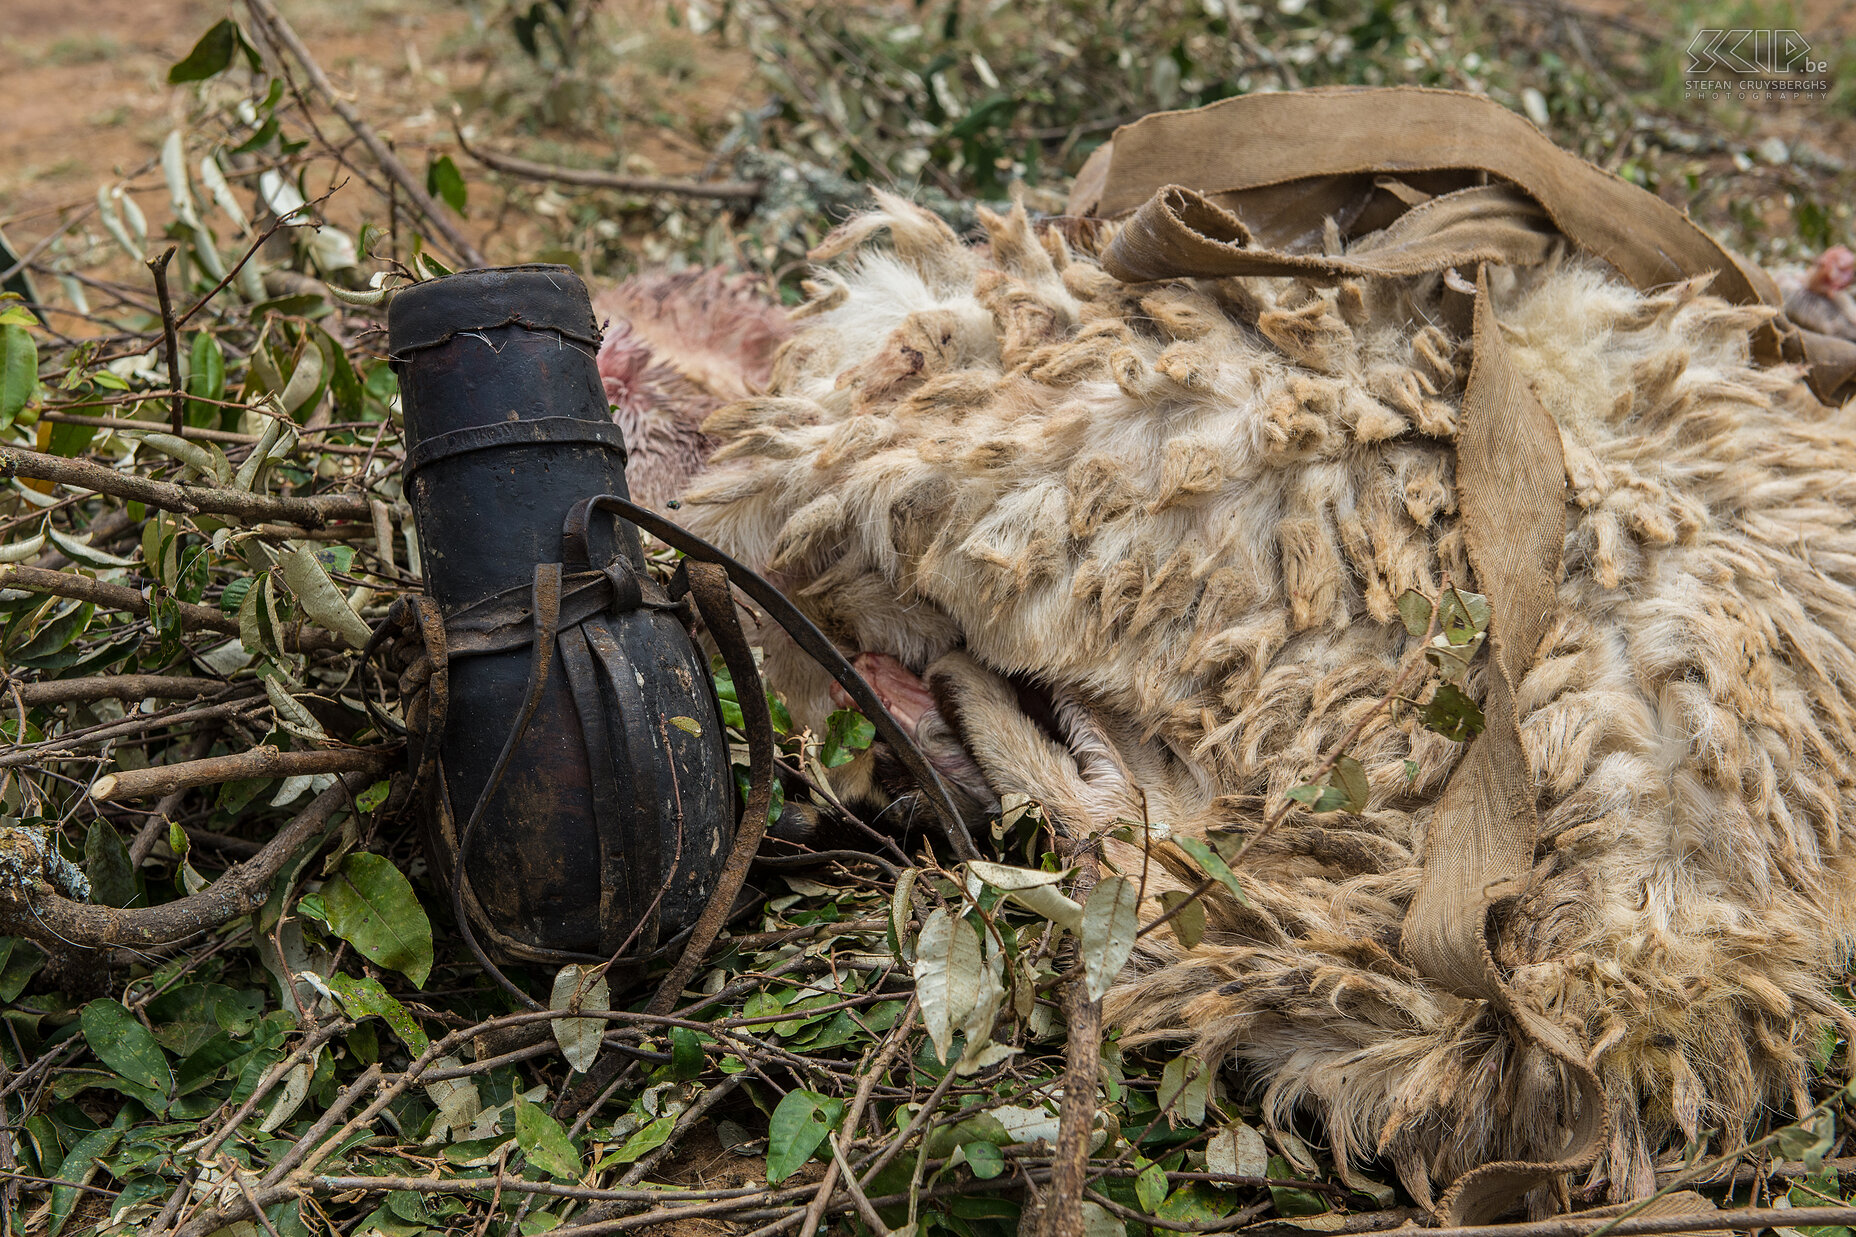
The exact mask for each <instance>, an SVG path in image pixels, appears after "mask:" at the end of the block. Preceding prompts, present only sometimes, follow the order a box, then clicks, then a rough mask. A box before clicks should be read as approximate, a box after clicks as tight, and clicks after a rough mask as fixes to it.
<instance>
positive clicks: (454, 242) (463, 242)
mask: <svg viewBox="0 0 1856 1237" xmlns="http://www.w3.org/2000/svg"><path fill="white" fill-rule="evenodd" d="M245 7H246V8H247V9H250V10H251V15H252V16H253V17H255V18H257V19H258V21H259V22H261V23H263V25H264V26H265V27H266V28H267V29H268V30H269V32H270V33H271V34H272V35H273V36H275V37H276V40H277V42H279V43H280V44H282V45H283V46H284V47H287V48H288V49H289V50H290V54H291V55H292V56H294V57H296V59H297V63H299V64H301V65H302V66H303V71H304V72H305V73H307V74H309V82H310V85H312V86H314V87H315V88H316V92H317V93H318V94H320V95H321V96H322V97H323V98H324V99H325V100H327V101H328V104H329V107H330V108H331V109H332V110H333V111H334V112H335V114H336V115H337V116H340V117H341V118H342V122H343V123H344V124H346V125H347V126H348V127H349V128H350V129H351V130H353V131H354V135H355V136H356V137H358V138H360V139H361V144H362V145H363V146H365V147H367V151H368V153H369V154H371V155H373V156H374V162H375V163H377V164H379V165H380V170H381V171H383V172H385V173H386V174H387V176H388V178H389V179H391V180H392V181H393V182H394V183H396V184H397V185H399V187H400V188H401V189H402V190H404V191H405V194H406V197H407V199H408V200H409V201H411V202H412V204H413V205H414V206H415V207H416V208H417V209H418V210H419V211H420V213H422V214H423V215H425V217H426V218H427V219H428V220H429V221H430V222H431V225H432V227H433V228H434V229H436V230H437V232H438V234H439V235H440V236H443V237H444V238H445V243H446V244H448V245H450V246H451V249H452V252H454V253H456V254H457V256H458V257H460V258H462V259H463V261H464V265H466V266H487V265H488V263H487V262H486V261H485V260H484V256H483V254H482V253H481V252H480V251H479V250H478V248H477V247H476V246H475V245H473V244H471V242H470V238H468V237H467V236H465V235H464V233H463V231H462V230H461V229H460V228H459V227H458V226H457V224H455V223H453V222H452V221H451V216H450V213H449V212H448V211H446V209H445V208H444V207H443V206H440V205H439V204H438V203H437V202H436V201H434V200H433V198H432V195H431V194H429V193H427V192H426V191H425V186H424V185H421V184H420V183H419V182H418V181H417V180H415V179H414V178H413V175H412V173H411V172H408V171H407V170H406V165H405V164H403V163H401V162H400V161H399V159H398V158H396V157H395V156H394V154H393V152H392V151H391V150H388V149H387V144H386V143H385V142H383V141H381V140H380V136H379V135H378V134H377V133H375V132H374V130H373V128H372V127H370V126H369V125H368V123H367V122H366V121H365V120H363V119H361V115H360V113H359V112H356V111H355V110H354V108H352V107H350V106H349V105H348V102H347V101H346V100H345V99H343V98H342V97H341V95H340V94H339V93H337V92H336V89H335V87H334V85H333V84H332V83H331V82H330V81H329V78H328V75H327V74H325V73H324V72H323V71H322V66H321V65H319V64H317V63H316V58H315V57H314V56H312V55H310V54H309V48H308V47H307V46H305V45H304V43H303V40H302V39H300V38H298V37H297V33H296V31H295V30H293V29H291V27H290V23H289V22H287V21H285V20H284V18H283V14H281V13H279V12H278V11H277V6H276V5H274V4H272V3H271V0H245Z"/></svg>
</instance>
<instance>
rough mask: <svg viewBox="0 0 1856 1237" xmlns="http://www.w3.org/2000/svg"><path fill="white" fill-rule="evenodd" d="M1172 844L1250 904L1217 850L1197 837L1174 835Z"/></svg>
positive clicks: (1241, 886)
mask: <svg viewBox="0 0 1856 1237" xmlns="http://www.w3.org/2000/svg"><path fill="white" fill-rule="evenodd" d="M1290 793H1291V794H1293V793H1294V792H1293V791H1291V792H1290ZM1173 845H1175V846H1177V847H1179V849H1181V850H1183V851H1185V852H1186V853H1187V854H1188V855H1191V856H1192V861H1193V862H1194V863H1196V864H1198V865H1199V867H1200V868H1202V869H1204V871H1205V875H1207V876H1209V877H1212V878H1213V879H1214V880H1216V881H1217V882H1218V883H1219V884H1221V885H1223V886H1224V887H1225V888H1226V889H1229V890H1230V891H1231V894H1232V896H1233V897H1235V898H1236V899H1237V900H1238V901H1239V902H1241V903H1243V904H1244V905H1246V906H1248V905H1250V899H1249V898H1247V897H1245V896H1244V886H1243V885H1242V884H1241V883H1240V882H1239V881H1238V879H1237V873H1235V872H1233V871H1232V870H1231V868H1230V865H1228V864H1227V863H1225V861H1224V860H1223V859H1222V858H1220V857H1219V854H1218V852H1217V851H1215V850H1213V849H1212V848H1211V847H1209V846H1207V845H1206V844H1205V843H1203V842H1201V841H1199V839H1197V838H1187V837H1176V838H1174V839H1173Z"/></svg>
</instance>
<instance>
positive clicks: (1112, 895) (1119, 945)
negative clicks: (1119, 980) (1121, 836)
mask: <svg viewBox="0 0 1856 1237" xmlns="http://www.w3.org/2000/svg"><path fill="white" fill-rule="evenodd" d="M1140 902H1141V895H1140V890H1139V889H1138V888H1137V887H1136V886H1135V884H1134V882H1133V881H1131V880H1128V879H1127V878H1126V877H1123V876H1109V877H1105V878H1103V879H1102V880H1100V881H1098V882H1096V887H1095V888H1094V889H1091V890H1090V891H1089V899H1088V901H1086V902H1084V903H1083V927H1082V931H1081V932H1079V933H1077V952H1078V953H1080V954H1081V955H1082V959H1083V987H1084V989H1085V991H1087V992H1088V993H1089V999H1090V1000H1092V1001H1099V1000H1101V999H1102V994H1103V993H1105V992H1107V991H1108V990H1109V987H1110V985H1112V984H1113V983H1114V982H1115V976H1117V975H1119V974H1120V973H1121V968H1122V967H1123V966H1125V965H1126V964H1127V961H1128V956H1129V955H1130V954H1132V953H1133V952H1134V937H1135V933H1137V932H1138V931H1140V927H1141V923H1140V916H1139V912H1140Z"/></svg>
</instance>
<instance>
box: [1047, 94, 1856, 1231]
mask: <svg viewBox="0 0 1856 1237" xmlns="http://www.w3.org/2000/svg"><path fill="white" fill-rule="evenodd" d="M1091 163H1092V166H1091V167H1088V168H1085V170H1084V174H1083V176H1082V177H1080V178H1079V189H1078V192H1077V194H1076V196H1075V197H1073V199H1072V210H1073V213H1078V214H1086V213H1091V212H1094V213H1097V214H1099V215H1101V216H1104V217H1116V216H1121V215H1127V214H1128V213H1129V212H1132V214H1131V217H1129V218H1128V219H1127V220H1126V222H1125V223H1124V224H1123V225H1122V226H1121V228H1120V229H1119V230H1118V232H1117V233H1116V235H1115V236H1114V237H1113V238H1112V240H1111V241H1110V243H1109V245H1108V246H1107V248H1106V249H1105V250H1104V252H1103V265H1104V266H1105V267H1106V268H1107V269H1108V270H1109V271H1110V272H1111V273H1113V274H1114V275H1115V276H1117V277H1118V278H1120V279H1123V280H1128V281H1133V282H1138V281H1147V280H1155V279H1168V278H1178V277H1222V276H1231V275H1297V276H1302V277H1312V278H1323V279H1333V278H1344V277H1375V276H1380V277H1401V276H1411V275H1418V274H1425V273H1434V272H1439V271H1444V270H1446V269H1449V268H1452V267H1454V268H1459V269H1460V270H1462V271H1464V272H1467V271H1469V270H1470V269H1472V268H1474V270H1475V273H1476V295H1475V303H1474V310H1473V336H1472V349H1473V353H1474V361H1473V364H1472V367H1471V370H1470V374H1469V379H1468V383H1467V389H1466V390H1465V393H1464V397H1463V414H1462V418H1461V421H1460V428H1459V430H1458V434H1457V443H1456V447H1457V459H1456V479H1457V493H1458V501H1459V504H1460V510H1461V515H1462V521H1463V529H1464V538H1465V543H1466V548H1467V551H1468V556H1469V562H1470V566H1471V568H1472V569H1473V570H1474V572H1475V575H1476V581H1477V587H1478V588H1479V589H1480V590H1481V591H1482V592H1484V593H1485V594H1487V595H1488V598H1489V602H1490V607H1491V610H1492V612H1493V616H1494V617H1493V619H1492V622H1491V625H1490V674H1489V676H1488V692H1487V699H1486V700H1485V702H1484V707H1483V712H1484V714H1485V716H1486V717H1487V721H1488V724H1487V728H1486V729H1485V730H1484V731H1483V733H1482V734H1481V735H1479V736H1478V737H1477V738H1476V739H1475V740H1474V741H1473V742H1471V743H1470V745H1469V749H1468V751H1467V752H1465V754H1464V756H1463V759H1462V761H1461V763H1460V764H1459V765H1458V767H1457V769H1456V771H1455V772H1454V773H1453V774H1452V776H1451V778H1450V783H1449V785H1448V786H1447V787H1446V788H1445V791H1444V794H1443V797H1442V799H1441V800H1440V801H1439V803H1438V805H1437V808H1436V811H1435V814H1434V816H1433V817H1432V821H1431V824H1430V827H1429V829H1428V831H1427V835H1426V838H1425V845H1424V855H1423V869H1422V874H1421V876H1420V882H1419V887H1418V890H1417V893H1416V895H1415V897H1414V898H1413V900H1412V904H1411V906H1410V908H1409V910H1408V911H1407V914H1406V919H1405V924H1404V929H1403V937H1402V945H1403V948H1404V952H1405V954H1406V956H1407V957H1408V958H1409V959H1410V960H1411V962H1412V963H1413V965H1415V966H1416V967H1417V968H1418V969H1419V970H1420V971H1421V972H1422V973H1423V974H1425V975H1426V976H1428V977H1429V978H1430V979H1432V980H1433V981H1435V982H1436V983H1437V984H1438V985H1439V986H1441V987H1443V988H1446V989H1448V990H1449V991H1451V992H1453V993H1455V994H1457V995H1458V996H1461V997H1465V998H1469V999H1475V1000H1482V1001H1486V1002H1488V1004H1489V1006H1490V1007H1491V1008H1492V1009H1494V1010H1496V1011H1498V1012H1499V1013H1500V1014H1501V1015H1502V1016H1503V1017H1504V1018H1505V1019H1506V1020H1507V1022H1508V1024H1509V1025H1510V1026H1511V1027H1512V1028H1513V1029H1514V1030H1515V1032H1516V1033H1517V1037H1518V1039H1519V1041H1520V1042H1521V1043H1522V1044H1525V1045H1528V1046H1531V1047H1533V1048H1536V1049H1539V1050H1541V1051H1544V1052H1545V1053H1547V1054H1548V1055H1549V1056H1550V1057H1552V1058H1553V1059H1554V1061H1555V1062H1556V1063H1557V1065H1558V1067H1559V1069H1560V1070H1561V1072H1562V1076H1563V1077H1564V1078H1565V1079H1566V1080H1567V1082H1568V1083H1569V1084H1570V1090H1571V1092H1572V1094H1571V1095H1570V1096H1569V1102H1568V1104H1567V1106H1566V1121H1565V1125H1566V1137H1565V1141H1564V1143H1563V1145H1562V1147H1561V1149H1560V1150H1559V1152H1558V1153H1557V1154H1555V1155H1554V1156H1553V1157H1552V1158H1551V1159H1550V1160H1546V1161H1541V1162H1521V1161H1512V1162H1505V1163H1498V1164H1489V1165H1485V1166H1483V1167H1481V1168H1478V1169H1476V1170H1474V1171H1472V1172H1470V1173H1467V1174H1465V1175H1464V1176H1463V1177H1461V1178H1460V1179H1458V1180H1457V1181H1456V1182H1455V1183H1453V1184H1452V1185H1451V1187H1450V1188H1449V1190H1448V1191H1447V1192H1446V1193H1445V1194H1444V1196H1443V1198H1442V1199H1441V1200H1439V1203H1438V1205H1437V1207H1436V1210H1437V1212H1438V1214H1439V1218H1440V1220H1441V1222H1442V1223H1444V1224H1447V1225H1461V1224H1474V1223H1479V1222H1482V1221H1485V1220H1488V1219H1492V1218H1494V1217H1495V1216H1497V1215H1499V1214H1500V1213H1501V1212H1503V1211H1505V1210H1507V1209H1508V1208H1509V1207H1511V1206H1513V1205H1514V1203H1515V1202H1516V1201H1518V1199H1519V1198H1520V1196H1521V1195H1522V1194H1524V1193H1526V1192H1528V1191H1529V1190H1532V1189H1535V1188H1538V1187H1540V1186H1542V1185H1551V1186H1553V1187H1554V1188H1556V1189H1562V1190H1563V1188H1564V1186H1563V1182H1564V1176H1565V1174H1567V1173H1569V1172H1572V1171H1575V1170H1577V1169H1580V1168H1582V1167H1584V1166H1585V1165H1587V1164H1589V1163H1590V1162H1591V1161H1592V1159H1593V1158H1594V1157H1595V1156H1596V1155H1597V1153H1598V1150H1599V1146H1600V1142H1601V1139H1602V1138H1603V1135H1604V1132H1605V1125H1606V1122H1607V1119H1608V1118H1607V1112H1608V1107H1607V1105H1606V1103H1605V1100H1604V1096H1603V1094H1602V1091H1601V1089H1600V1085H1599V1082H1598V1078H1597V1076H1596V1075H1595V1074H1594V1072H1593V1070H1592V1068H1591V1065H1590V1063H1589V1062H1588V1060H1587V1057H1586V1053H1585V1050H1584V1048H1583V1047H1582V1046H1581V1045H1580V1044H1579V1043H1577V1042H1576V1041H1575V1037H1574V1035H1572V1034H1569V1033H1568V1030H1567V1029H1566V1028H1565V1027H1563V1026H1561V1025H1560V1024H1559V1023H1558V1022H1556V1021H1555V1020H1554V1019H1553V1018H1552V1017H1550V1016H1549V1015H1548V1014H1547V1013H1546V1011H1545V1010H1544V1009H1542V1008H1540V1007H1539V1006H1538V1005H1536V1004H1535V1003H1533V1002H1531V1001H1529V1000H1527V999H1525V998H1524V997H1523V996H1522V995H1521V994H1519V993H1518V992H1516V991H1515V990H1514V989H1513V987H1512V986H1511V985H1510V984H1509V983H1508V982H1507V978H1506V977H1505V976H1504V975H1503V974H1502V972H1501V969H1500V967H1499V966H1498V965H1497V964H1496V962H1495V958H1494V955H1493V952H1492V950H1491V948H1490V941H1489V914H1490V911H1491V909H1492V908H1493V907H1494V906H1495V904H1496V903H1497V902H1498V901H1501V900H1503V899H1512V898H1514V897H1515V896H1517V895H1518V894H1519V893H1520V892H1521V891H1522V890H1523V889H1524V888H1525V884H1526V881H1527V878H1528V874H1529V871H1530V869H1531V867H1532V865H1533V861H1534V851H1535V846H1536V843H1537V840H1538V833H1539V819H1538V816H1537V814H1536V808H1535V798H1536V794H1535V786H1534V779H1533V774H1532V771H1531V767H1530V765H1529V763H1528V759H1527V753H1526V750H1525V748H1524V746H1523V744H1522V741H1521V732H1520V718H1519V716H1518V714H1517V711H1516V706H1515V698H1516V694H1517V689H1518V687H1519V685H1520V682H1521V679H1522V677H1523V676H1524V675H1525V674H1526V672H1527V670H1528V668H1529V667H1530V666H1531V665H1532V663H1533V660H1534V657H1535V654H1536V652H1537V650H1538V649H1539V647H1540V644H1541V642H1542V641H1543V640H1544V639H1545V638H1546V636H1547V633H1548V631H1549V629H1550V628H1551V626H1552V622H1553V617H1554V613H1555V610H1556V607H1557V592H1558V583H1559V579H1560V574H1561V566H1562V564H1561V547H1562V544H1563V541H1564V537H1565V528H1566V492H1565V484H1566V483H1565V463H1564V459H1563V456H1562V454H1561V446H1560V439H1559V429H1558V426H1557V425H1556V424H1555V422H1554V420H1553V418H1552V417H1551V416H1550V415H1549V414H1548V413H1547V412H1546V410H1545V409H1544V408H1542V407H1541V405H1540V402H1539V400H1538V399H1537V398H1536V397H1535V395H1534V393H1533V391H1532V390H1531V389H1530V388H1529V387H1528V385H1527V384H1526V382H1525V380H1524V379H1523V378H1522V377H1521V375H1520V374H1519V373H1518V372H1517V371H1516V370H1515V368H1514V366H1513V364H1512V363H1511V361H1510V359H1509V356H1508V352H1507V347H1506V344H1505V342H1504V340H1503V338H1502V328H1501V324H1500V322H1499V321H1497V319H1496V317H1495V314H1494V311H1493V308H1492V306H1491V304H1490V300H1489V286H1488V276H1487V271H1486V267H1487V266H1488V265H1489V264H1500V265H1529V264H1533V263H1537V262H1540V261H1542V260H1544V259H1545V258H1546V257H1547V256H1548V255H1549V253H1550V252H1551V251H1552V249H1553V248H1554V247H1555V246H1556V245H1557V244H1559V243H1561V242H1562V240H1564V241H1566V242H1570V243H1571V244H1573V245H1575V246H1577V247H1578V248H1580V249H1583V250H1585V251H1587V252H1589V253H1591V254H1593V255H1595V256H1597V257H1599V258H1602V259H1603V260H1604V261H1606V262H1608V263H1609V264H1610V265H1612V266H1613V267H1615V268H1616V269H1617V270H1618V271H1619V272H1620V273H1621V274H1622V275H1623V276H1624V277H1625V278H1627V279H1628V280H1630V281H1631V282H1632V283H1633V284H1634V285H1636V286H1637V287H1639V288H1644V289H1648V288H1651V287H1655V286H1657V285H1660V284H1665V283H1670V282H1673V281H1676V280H1680V279H1687V278H1691V277H1694V276H1697V275H1703V274H1712V275H1713V276H1714V283H1713V291H1715V292H1716V293H1718V294H1720V295H1722V296H1724V297H1725V298H1726V299H1728V300H1730V301H1734V302H1737V303H1740V304H1764V305H1769V306H1772V307H1773V309H1774V314H1773V318H1772V321H1771V323H1770V325H1769V326H1767V327H1765V328H1762V329H1761V331H1760V333H1759V336H1758V337H1757V338H1756V339H1755V341H1754V343H1755V353H1756V355H1757V356H1758V357H1759V359H1761V360H1762V361H1764V362H1766V363H1772V362H1776V361H1778V360H1780V359H1787V360H1792V361H1798V362H1801V363H1803V364H1804V365H1805V366H1806V369H1807V376H1808V378H1809V380H1810V382H1811V384H1812V386H1813V389H1814V390H1815V391H1816V392H1817V394H1818V396H1819V398H1821V399H1824V400H1826V401H1830V400H1834V399H1839V398H1842V397H1846V396H1848V395H1850V394H1851V393H1852V388H1853V387H1856V382H1853V378H1856V347H1852V346H1850V345H1848V344H1846V343H1844V342H1843V341H1840V340H1834V339H1830V338H1828V337H1824V336H1817V335H1813V334H1811V333H1808V332H1801V331H1799V330H1798V329H1797V328H1796V327H1794V326H1792V325H1791V324H1790V323H1788V322H1786V321H1785V319H1784V317H1783V315H1782V314H1780V313H1779V312H1777V310H1778V305H1777V296H1776V293H1775V292H1774V290H1773V286H1772V282H1771V280H1770V279H1769V278H1767V276H1766V275H1765V274H1764V272H1762V271H1760V270H1759V269H1758V268H1757V267H1754V266H1752V265H1750V264H1748V263H1744V262H1741V261H1740V260H1739V259H1738V258H1736V257H1734V255H1732V254H1731V253H1729V252H1728V251H1727V250H1725V249H1723V248H1722V247H1721V246H1720V245H1719V244H1718V243H1716V242H1715V241H1714V240H1713V239H1712V238H1710V237H1709V236H1707V234H1706V233H1704V232H1702V231H1701V229H1699V228H1697V227H1696V226H1695V225H1694V224H1693V223H1691V222H1690V221H1689V220H1688V218H1687V217H1686V216H1684V215H1682V214H1681V213H1680V212H1678V211H1676V210H1675V209H1674V208H1673V207H1671V206H1669V205H1668V204H1666V203H1664V202H1662V201H1661V200H1660V199H1658V198H1656V197H1654V196H1652V195H1651V194H1648V193H1645V192H1644V191H1642V190H1641V189H1638V188H1636V187H1635V186H1633V185H1630V184H1628V183H1626V182H1624V181H1622V180H1619V179H1618V178H1616V177H1614V176H1611V175H1610V174H1608V173H1606V172H1603V171H1601V170H1600V169H1598V168H1595V167H1593V166H1591V165H1590V164H1588V163H1585V162H1584V161H1582V160H1580V159H1578V158H1576V157H1574V156H1572V155H1570V154H1567V153H1566V152H1564V151H1562V150H1560V149H1559V148H1558V147H1556V146H1554V145H1553V144H1552V142H1551V141H1549V140H1548V139H1547V138H1546V137H1544V136H1543V135H1542V134H1541V133H1540V132H1539V131H1537V130H1536V129H1534V127H1533V126H1532V125H1530V124H1528V123H1527V121H1525V120H1524V119H1522V118H1521V117H1519V116H1516V115H1514V114H1513V113H1511V112H1508V111H1507V110H1505V109H1503V108H1501V107H1499V106H1498V105H1496V104H1494V103H1492V102H1490V101H1489V100H1486V99H1480V98H1476V97H1473V96H1469V95H1462V94H1456V93H1453V92H1447V91H1431V90H1404V89H1395V90H1354V89H1347V90H1333V91H1309V92H1303V93H1299V94H1271V95H1253V96H1247V97H1244V98H1239V99H1232V100H1228V101H1226V102H1224V103H1220V104H1215V105H1213V106H1211V107H1209V108H1203V109H1200V110H1198V111H1195V112H1173V113H1163V114H1161V115H1157V116H1151V117H1148V118H1146V119H1144V120H1141V121H1138V122H1136V123H1135V124H1133V125H1129V126H1126V127H1125V128H1123V129H1121V130H1119V131H1118V132H1117V133H1116V135H1115V138H1114V141H1113V143H1112V144H1111V146H1110V148H1109V150H1108V153H1105V154H1104V153H1099V154H1098V155H1097V156H1096V157H1095V158H1094V159H1092V161H1091ZM1330 220H1331V221H1332V223H1333V225H1334V226H1335V227H1337V228H1339V230H1340V232H1341V235H1342V237H1343V239H1345V240H1346V241H1347V242H1348V243H1347V251H1346V253H1345V255H1344V256H1341V255H1329V254H1324V253H1322V252H1321V240H1322V238H1323V236H1324V232H1325V231H1326V229H1327V227H1328V226H1329V221H1330Z"/></svg>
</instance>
